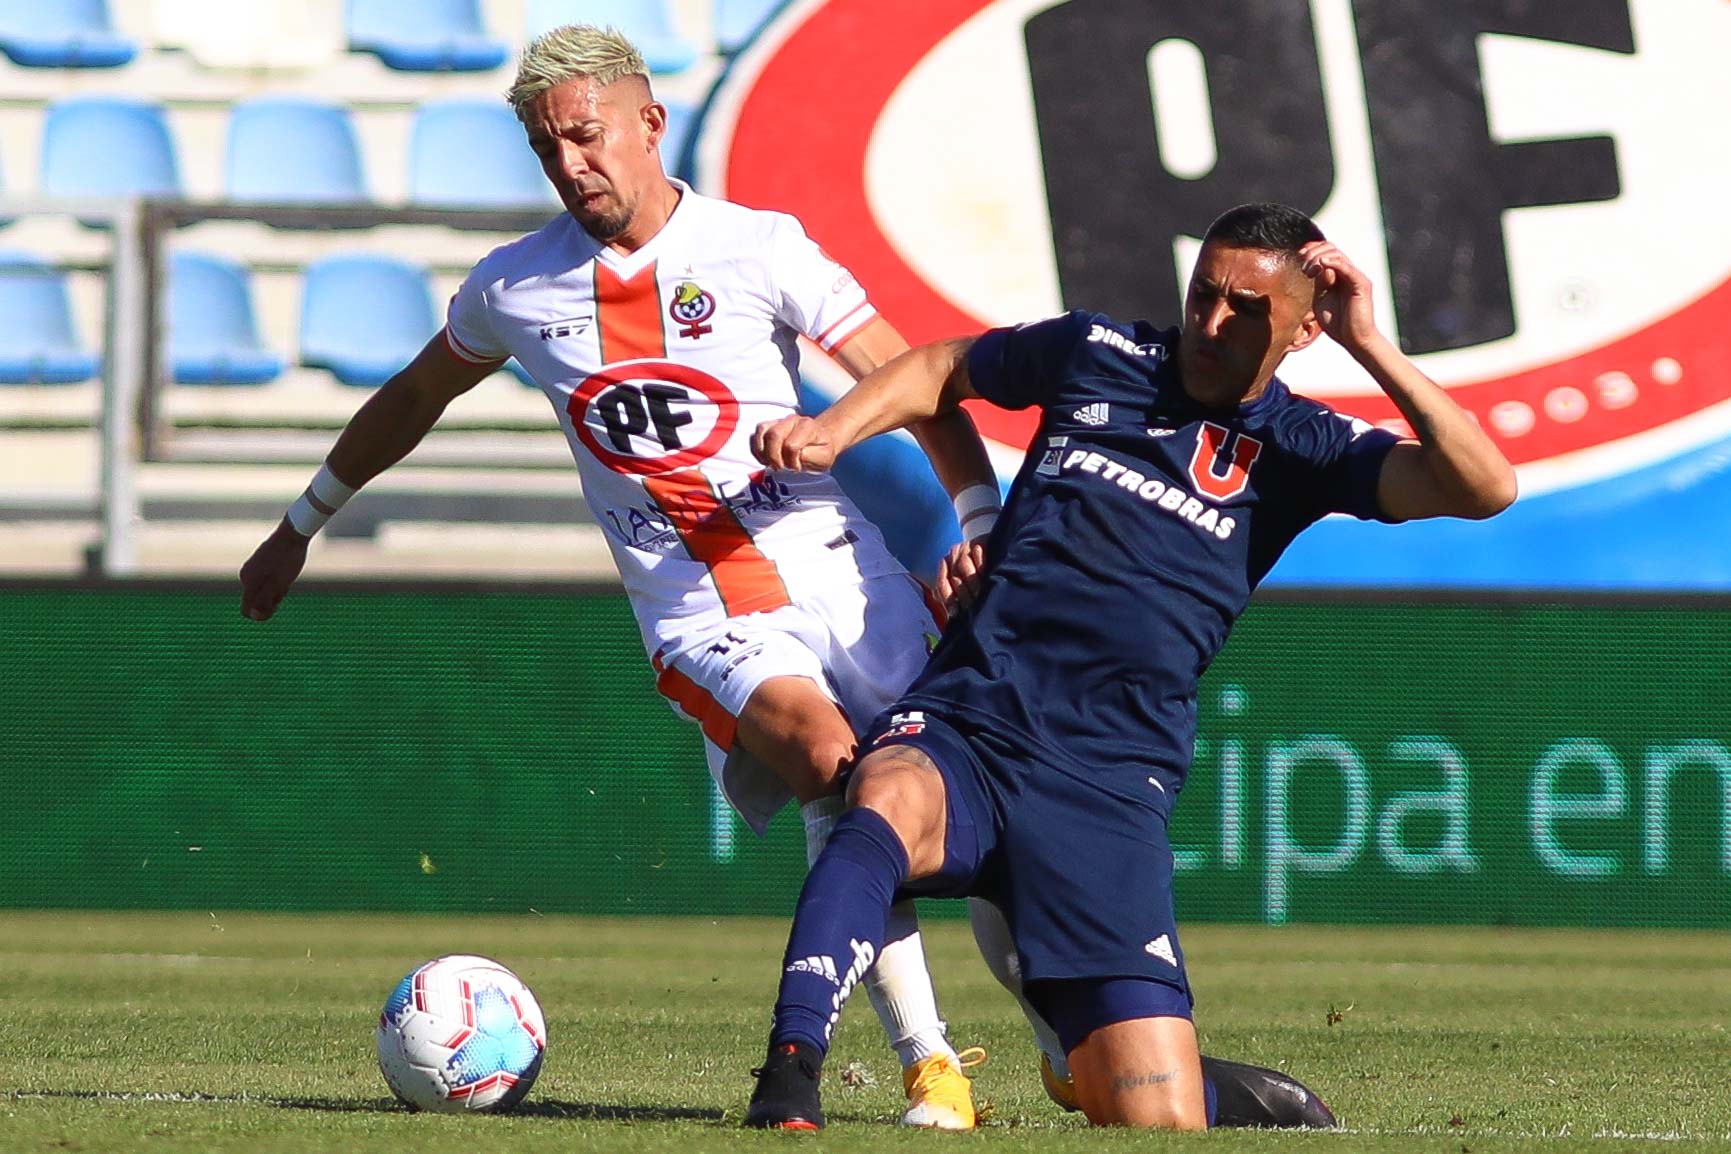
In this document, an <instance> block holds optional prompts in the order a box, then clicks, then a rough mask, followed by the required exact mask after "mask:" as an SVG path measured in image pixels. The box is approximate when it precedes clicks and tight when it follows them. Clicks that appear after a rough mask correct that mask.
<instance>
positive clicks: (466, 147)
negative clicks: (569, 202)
mask: <svg viewBox="0 0 1731 1154" xmlns="http://www.w3.org/2000/svg"><path fill="white" fill-rule="evenodd" d="M409 201H410V203H412V204H418V205H424V206H427V207H437V208H451V207H458V208H466V207H486V208H523V207H535V206H537V205H548V206H554V205H556V204H557V198H556V197H555V196H554V193H553V187H552V185H550V184H548V183H547V178H546V177H545V176H543V175H542V173H541V163H540V161H538V160H536V159H535V154H534V153H533V152H532V151H530V149H529V146H528V143H527V142H526V140H525V138H524V135H523V126H522V124H521V123H519V122H518V120H517V116H516V114H515V113H514V112H512V111H511V108H510V106H509V105H508V104H506V103H505V102H504V101H503V100H497V99H495V100H469V99H459V100H436V101H428V102H427V103H426V104H423V105H421V107H420V108H419V109H417V110H416V112H415V121H414V125H413V127H412V128H411V129H410V133H409Z"/></svg>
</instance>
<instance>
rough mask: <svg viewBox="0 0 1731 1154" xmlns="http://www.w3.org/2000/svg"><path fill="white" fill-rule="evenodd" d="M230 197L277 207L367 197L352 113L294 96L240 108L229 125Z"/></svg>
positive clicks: (264, 100)
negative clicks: (351, 118) (273, 204)
mask: <svg viewBox="0 0 1731 1154" xmlns="http://www.w3.org/2000/svg"><path fill="white" fill-rule="evenodd" d="M227 181H228V195H229V197H230V198H231V199H233V200H244V201H254V202H258V203H275V204H309V203H344V202H353V201H364V200H366V199H367V185H366V179H365V177H364V176H363V175H362V171H361V152H360V147H359V145H358V144H357V143H356V140H355V126H354V122H353V121H352V120H350V118H349V112H348V109H346V108H343V107H340V106H338V105H335V104H325V103H322V102H320V101H316V100H302V99H298V98H292V97H267V98H265V99H260V100H251V101H247V102H245V103H242V104H237V105H235V106H234V111H233V114H232V115H231V116H230V118H229V122H228V176H227Z"/></svg>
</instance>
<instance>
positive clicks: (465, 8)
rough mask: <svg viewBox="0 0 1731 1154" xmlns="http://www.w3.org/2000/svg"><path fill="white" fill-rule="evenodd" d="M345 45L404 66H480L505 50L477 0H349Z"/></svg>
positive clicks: (496, 60)
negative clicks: (488, 27) (491, 34)
mask: <svg viewBox="0 0 1731 1154" xmlns="http://www.w3.org/2000/svg"><path fill="white" fill-rule="evenodd" d="M348 36H349V48H350V49H352V50H354V51H357V52H371V53H372V54H373V55H375V56H377V57H378V58H379V59H380V60H382V61H384V62H385V64H386V66H388V67H390V68H395V69H398V70H399V71H403V72H482V71H486V70H487V69H490V68H497V67H499V65H501V64H503V63H505V59H506V57H507V56H509V55H510V51H509V49H507V48H506V46H505V44H504V42H503V41H499V40H494V39H492V38H491V37H489V36H488V35H487V31H486V29H485V28H484V27H483V26H482V23H481V10H480V7H479V6H478V5H477V3H476V0H349V6H348Z"/></svg>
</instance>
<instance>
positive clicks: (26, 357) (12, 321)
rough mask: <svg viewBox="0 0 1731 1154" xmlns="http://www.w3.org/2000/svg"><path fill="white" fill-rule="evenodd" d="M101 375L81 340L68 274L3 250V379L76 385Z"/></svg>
mask: <svg viewBox="0 0 1731 1154" xmlns="http://www.w3.org/2000/svg"><path fill="white" fill-rule="evenodd" d="M95 374H96V357H95V355H94V354H93V353H91V352H90V351H89V350H88V349H86V348H85V347H84V345H83V344H82V343H81V342H80V341H79V340H78V337H77V334H76V333H75V332H74V329H73V324H72V304H71V301H70V299H69V297H68V295H67V291H66V277H65V274H63V273H62V272H61V271H60V270H59V269H57V268H55V267H54V266H53V265H51V264H49V263H47V262H46V261H44V260H42V259H41V258H39V257H36V256H32V255H30V254H29V253H22V252H0V383H3V384H8V385H71V384H77V383H78V382H80V381H87V380H89V379H90V378H91V377H92V376H94V375H95Z"/></svg>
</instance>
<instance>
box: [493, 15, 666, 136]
mask: <svg viewBox="0 0 1731 1154" xmlns="http://www.w3.org/2000/svg"><path fill="white" fill-rule="evenodd" d="M627 76H641V77H643V79H644V81H645V82H647V81H648V79H649V66H648V65H646V64H644V63H643V53H641V52H639V51H637V45H635V44H633V43H631V41H629V40H627V39H626V38H625V34H624V33H622V32H620V31H619V30H618V29H617V28H611V27H608V28H598V27H596V26H595V25H593V24H563V25H560V26H559V27H558V28H553V29H550V30H548V31H546V32H543V33H542V34H541V35H539V36H537V37H535V39H533V40H531V41H530V42H529V46H528V47H527V48H525V49H523V55H522V58H521V59H519V60H518V61H517V78H516V79H515V80H513V81H512V82H511V88H510V90H509V91H507V92H506V93H505V99H506V100H508V101H510V102H511V107H512V108H514V109H516V111H517V119H519V120H521V119H522V118H523V112H524V109H526V108H527V107H528V105H529V102H530V101H532V100H534V99H535V98H536V97H537V96H539V95H541V94H542V93H543V92H545V91H547V90H548V89H549V88H554V87H557V86H558V85H561V84H563V83H565V82H566V81H567V80H576V79H578V78H579V77H583V78H587V79H589V80H592V81H594V82H595V84H596V85H598V86H600V85H607V84H612V83H613V82H614V81H615V80H623V79H624V78H625V77H627Z"/></svg>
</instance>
